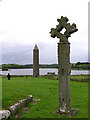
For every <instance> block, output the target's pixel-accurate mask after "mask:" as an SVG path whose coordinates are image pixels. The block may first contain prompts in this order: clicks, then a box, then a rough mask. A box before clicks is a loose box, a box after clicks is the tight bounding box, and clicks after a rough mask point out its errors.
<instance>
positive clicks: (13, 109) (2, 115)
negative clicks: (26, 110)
mask: <svg viewBox="0 0 90 120" xmlns="http://www.w3.org/2000/svg"><path fill="white" fill-rule="evenodd" d="M30 101H33V96H32V95H29V96H28V97H27V98H25V99H23V100H19V102H17V103H15V104H14V105H12V106H10V107H9V108H8V110H0V120H3V119H8V118H9V117H10V115H11V114H16V113H17V110H18V109H19V108H20V107H24V106H26V104H27V103H29V102H30Z"/></svg>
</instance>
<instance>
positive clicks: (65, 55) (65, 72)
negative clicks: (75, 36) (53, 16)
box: [50, 16, 78, 116]
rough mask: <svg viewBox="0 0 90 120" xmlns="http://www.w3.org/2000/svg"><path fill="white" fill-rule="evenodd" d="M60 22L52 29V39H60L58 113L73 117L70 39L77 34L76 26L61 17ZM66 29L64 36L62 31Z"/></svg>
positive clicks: (74, 111) (74, 110)
mask: <svg viewBox="0 0 90 120" xmlns="http://www.w3.org/2000/svg"><path fill="white" fill-rule="evenodd" d="M57 21H58V22H59V24H58V25H56V28H51V31H50V34H51V37H53V38H55V37H57V38H59V40H60V41H59V43H58V76H59V109H58V111H57V113H63V114H65V115H69V116H73V115H75V114H76V112H77V110H76V109H71V108H70V72H71V67H70V43H69V42H68V38H69V37H71V34H72V33H74V32H76V31H77V30H78V29H77V28H76V24H74V23H73V24H72V25H71V24H70V23H68V21H69V20H68V18H67V17H63V16H61V19H57ZM63 28H65V29H66V31H65V32H64V33H63V34H62V33H61V32H60V31H62V30H63Z"/></svg>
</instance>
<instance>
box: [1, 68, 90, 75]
mask: <svg viewBox="0 0 90 120" xmlns="http://www.w3.org/2000/svg"><path fill="white" fill-rule="evenodd" d="M47 72H55V74H58V69H47V68H43V69H39V73H40V75H45V74H47ZM8 73H10V74H11V75H33V69H9V70H8V71H0V74H1V75H7V74H8ZM81 74H82V75H85V74H90V71H88V70H71V75H81Z"/></svg>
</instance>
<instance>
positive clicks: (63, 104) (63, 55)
mask: <svg viewBox="0 0 90 120" xmlns="http://www.w3.org/2000/svg"><path fill="white" fill-rule="evenodd" d="M70 68H71V67H70V43H69V42H68V43H65V42H60V43H58V75H59V109H60V111H62V112H68V111H69V110H70V72H71V69H70Z"/></svg>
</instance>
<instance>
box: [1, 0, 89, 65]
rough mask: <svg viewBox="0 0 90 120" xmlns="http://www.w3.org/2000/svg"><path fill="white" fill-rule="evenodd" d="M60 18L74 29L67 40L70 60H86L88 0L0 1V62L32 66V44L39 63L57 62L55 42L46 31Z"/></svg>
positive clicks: (56, 41)
mask: <svg viewBox="0 0 90 120" xmlns="http://www.w3.org/2000/svg"><path fill="white" fill-rule="evenodd" d="M61 16H66V17H68V19H69V23H70V24H72V23H75V24H76V25H77V28H78V32H75V33H74V34H72V35H71V37H70V38H69V42H70V43H71V48H70V52H71V53H70V61H71V62H72V63H75V62H78V61H79V62H86V61H88V0H0V46H1V47H2V63H3V64H8V63H11V64H12V63H16V64H32V63H33V48H34V45H35V44H37V46H38V48H39V52H40V56H39V57H40V58H39V60H40V64H52V63H57V61H58V60H57V43H58V42H59V39H58V38H51V37H50V33H49V32H50V29H51V28H55V27H56V25H57V24H58V22H57V18H61ZM1 42H2V44H1ZM1 47H0V49H1Z"/></svg>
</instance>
